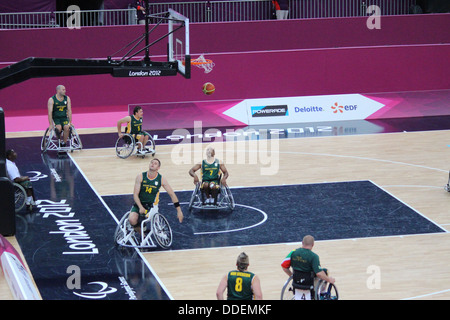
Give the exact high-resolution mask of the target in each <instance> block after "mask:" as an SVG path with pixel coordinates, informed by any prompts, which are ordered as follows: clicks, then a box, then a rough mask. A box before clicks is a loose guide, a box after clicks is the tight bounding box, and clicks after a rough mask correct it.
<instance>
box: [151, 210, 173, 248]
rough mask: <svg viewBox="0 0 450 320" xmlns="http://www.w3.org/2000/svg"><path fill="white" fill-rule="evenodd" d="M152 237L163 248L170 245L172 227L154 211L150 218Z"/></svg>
mask: <svg viewBox="0 0 450 320" xmlns="http://www.w3.org/2000/svg"><path fill="white" fill-rule="evenodd" d="M152 230H153V237H154V238H155V240H156V242H157V243H158V245H159V246H160V247H161V248H163V249H168V248H169V247H170V246H171V245H172V229H171V228H170V225H169V222H168V221H167V219H166V218H165V217H164V216H163V215H162V214H160V213H155V215H154V216H153V218H152Z"/></svg>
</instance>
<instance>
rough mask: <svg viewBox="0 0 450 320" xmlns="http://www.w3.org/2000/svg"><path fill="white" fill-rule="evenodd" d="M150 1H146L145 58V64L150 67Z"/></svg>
mask: <svg viewBox="0 0 450 320" xmlns="http://www.w3.org/2000/svg"><path fill="white" fill-rule="evenodd" d="M149 11H150V10H149V1H148V0H145V57H144V63H145V65H146V66H149V65H150V51H149V42H150V41H149Z"/></svg>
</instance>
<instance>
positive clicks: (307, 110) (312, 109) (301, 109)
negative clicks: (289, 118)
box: [294, 106, 325, 113]
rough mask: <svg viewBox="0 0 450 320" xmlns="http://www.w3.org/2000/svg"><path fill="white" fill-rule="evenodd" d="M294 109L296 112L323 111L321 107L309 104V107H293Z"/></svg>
mask: <svg viewBox="0 0 450 320" xmlns="http://www.w3.org/2000/svg"><path fill="white" fill-rule="evenodd" d="M294 111H295V112H296V113H298V112H305V113H307V112H323V111H325V110H324V109H323V108H322V107H317V106H311V107H295V108H294Z"/></svg>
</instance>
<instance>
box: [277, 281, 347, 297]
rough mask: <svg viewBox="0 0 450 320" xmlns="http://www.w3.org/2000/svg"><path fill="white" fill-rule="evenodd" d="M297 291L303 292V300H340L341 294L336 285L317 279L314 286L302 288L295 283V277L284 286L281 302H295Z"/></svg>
mask: <svg viewBox="0 0 450 320" xmlns="http://www.w3.org/2000/svg"><path fill="white" fill-rule="evenodd" d="M295 290H302V296H301V297H302V298H303V300H339V293H338V290H337V287H336V286H335V285H334V284H332V283H329V282H327V281H324V280H322V279H318V278H315V279H314V283H313V285H311V286H301V285H297V284H295V283H293V276H290V277H289V279H287V281H286V282H285V284H284V285H283V288H282V289H281V300H294V299H295Z"/></svg>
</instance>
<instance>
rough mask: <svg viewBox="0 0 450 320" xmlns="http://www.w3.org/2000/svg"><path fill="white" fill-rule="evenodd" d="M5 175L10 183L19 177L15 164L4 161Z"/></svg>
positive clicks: (7, 160)
mask: <svg viewBox="0 0 450 320" xmlns="http://www.w3.org/2000/svg"><path fill="white" fill-rule="evenodd" d="M6 174H7V175H8V178H9V179H10V180H12V181H14V179H15V178H19V177H20V172H19V169H18V168H17V166H16V164H15V163H14V162H12V161H11V160H9V159H6Z"/></svg>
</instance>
